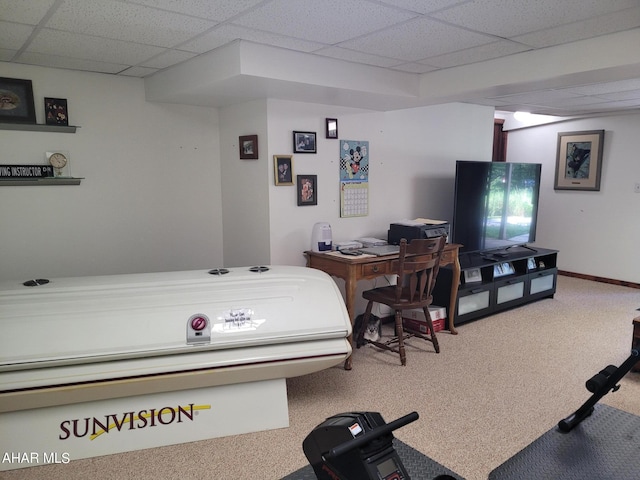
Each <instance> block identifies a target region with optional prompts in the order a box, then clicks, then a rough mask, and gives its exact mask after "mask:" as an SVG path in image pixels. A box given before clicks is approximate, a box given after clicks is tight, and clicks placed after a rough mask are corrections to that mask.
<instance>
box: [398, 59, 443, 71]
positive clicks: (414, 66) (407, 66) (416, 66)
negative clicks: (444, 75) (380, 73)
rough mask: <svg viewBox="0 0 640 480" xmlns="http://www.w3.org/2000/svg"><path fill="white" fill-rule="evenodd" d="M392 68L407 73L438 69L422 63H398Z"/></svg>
mask: <svg viewBox="0 0 640 480" xmlns="http://www.w3.org/2000/svg"><path fill="white" fill-rule="evenodd" d="M392 68H393V69H394V70H400V71H401V72H409V73H428V72H433V71H434V70H438V68H436V67H432V66H430V65H426V64H424V63H414V62H410V63H403V64H400V65H396V66H395V67H392Z"/></svg>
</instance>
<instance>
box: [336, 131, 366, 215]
mask: <svg viewBox="0 0 640 480" xmlns="http://www.w3.org/2000/svg"><path fill="white" fill-rule="evenodd" d="M366 215H369V142H368V141H363V140H340V216H341V217H363V216H366Z"/></svg>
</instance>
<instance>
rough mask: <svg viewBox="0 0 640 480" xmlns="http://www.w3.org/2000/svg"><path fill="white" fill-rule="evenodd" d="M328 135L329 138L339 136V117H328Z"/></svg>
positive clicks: (326, 120)
mask: <svg viewBox="0 0 640 480" xmlns="http://www.w3.org/2000/svg"><path fill="white" fill-rule="evenodd" d="M325 122H326V132H327V133H326V135H327V138H334V139H337V138H338V119H337V118H326V119H325Z"/></svg>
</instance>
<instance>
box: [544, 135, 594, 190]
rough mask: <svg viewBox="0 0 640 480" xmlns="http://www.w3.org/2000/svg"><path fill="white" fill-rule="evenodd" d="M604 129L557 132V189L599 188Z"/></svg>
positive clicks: (555, 184) (555, 186) (555, 187)
mask: <svg viewBox="0 0 640 480" xmlns="http://www.w3.org/2000/svg"><path fill="white" fill-rule="evenodd" d="M603 144H604V130H589V131H584V132H561V133H558V153H557V157H556V179H555V183H554V185H553V188H554V189H555V190H596V191H599V190H600V175H601V173H602V148H603Z"/></svg>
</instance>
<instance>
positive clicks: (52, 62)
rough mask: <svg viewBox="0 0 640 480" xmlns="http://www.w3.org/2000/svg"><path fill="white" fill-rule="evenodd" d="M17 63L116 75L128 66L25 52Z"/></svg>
mask: <svg viewBox="0 0 640 480" xmlns="http://www.w3.org/2000/svg"><path fill="white" fill-rule="evenodd" d="M17 62H18V63H27V64H29V65H42V66H45V67H52V68H66V69H70V70H82V71H87V72H99V73H114V74H115V73H118V72H121V71H122V70H124V69H125V68H127V66H128V65H119V64H115V63H109V62H100V61H95V60H85V59H80V58H71V57H62V56H58V55H48V54H43V53H37V52H24V53H22V54H21V55H20V58H19V59H18V60H17Z"/></svg>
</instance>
